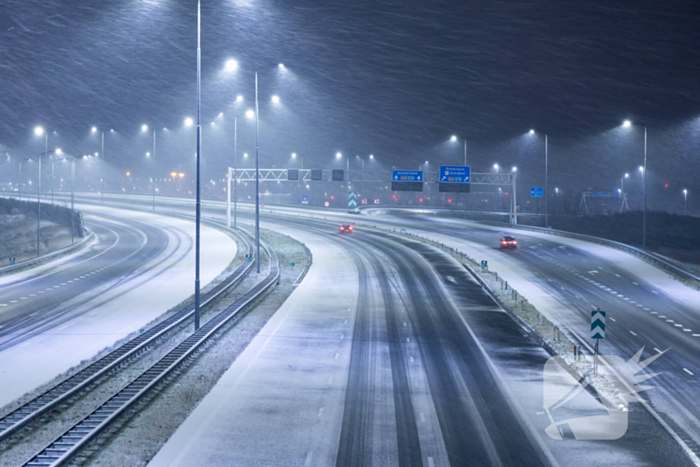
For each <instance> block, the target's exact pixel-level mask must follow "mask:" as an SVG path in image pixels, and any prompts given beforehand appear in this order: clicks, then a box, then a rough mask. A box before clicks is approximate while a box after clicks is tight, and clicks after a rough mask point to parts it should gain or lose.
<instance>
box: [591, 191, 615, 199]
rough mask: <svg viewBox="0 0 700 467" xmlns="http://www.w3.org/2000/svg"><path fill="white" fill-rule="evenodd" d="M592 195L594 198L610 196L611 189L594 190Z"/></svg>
mask: <svg viewBox="0 0 700 467" xmlns="http://www.w3.org/2000/svg"><path fill="white" fill-rule="evenodd" d="M591 196H592V197H594V198H610V192H609V191H592V192H591Z"/></svg>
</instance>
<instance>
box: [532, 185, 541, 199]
mask: <svg viewBox="0 0 700 467" xmlns="http://www.w3.org/2000/svg"><path fill="white" fill-rule="evenodd" d="M543 197H544V189H543V188H542V187H541V186H535V187H532V188H530V198H543Z"/></svg>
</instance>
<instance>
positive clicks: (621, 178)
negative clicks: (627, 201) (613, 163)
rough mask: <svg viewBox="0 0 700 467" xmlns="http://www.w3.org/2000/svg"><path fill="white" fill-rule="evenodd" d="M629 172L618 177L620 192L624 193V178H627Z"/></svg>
mask: <svg viewBox="0 0 700 467" xmlns="http://www.w3.org/2000/svg"><path fill="white" fill-rule="evenodd" d="M629 177H630V174H628V173H625V175H624V176H622V177H620V194H622V193H624V191H625V179H626V178H629Z"/></svg>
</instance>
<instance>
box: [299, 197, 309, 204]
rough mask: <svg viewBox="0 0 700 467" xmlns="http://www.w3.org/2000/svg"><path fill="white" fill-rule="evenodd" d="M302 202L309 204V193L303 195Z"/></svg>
mask: <svg viewBox="0 0 700 467" xmlns="http://www.w3.org/2000/svg"><path fill="white" fill-rule="evenodd" d="M301 204H309V195H301Z"/></svg>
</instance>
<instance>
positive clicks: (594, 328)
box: [591, 310, 605, 339]
mask: <svg viewBox="0 0 700 467" xmlns="http://www.w3.org/2000/svg"><path fill="white" fill-rule="evenodd" d="M591 339H605V312H604V311H601V310H593V311H591Z"/></svg>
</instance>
